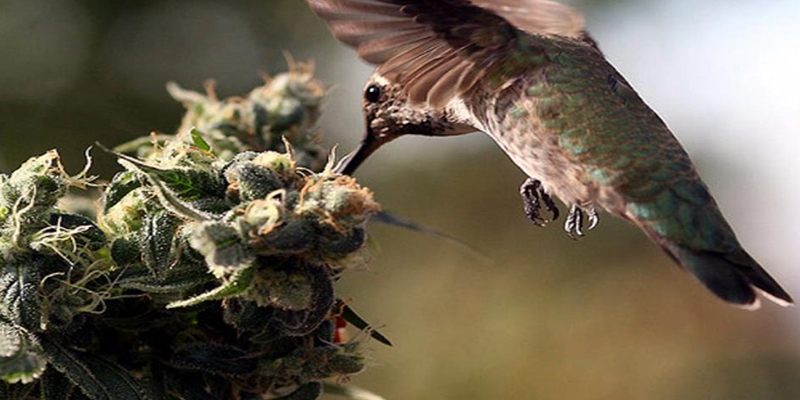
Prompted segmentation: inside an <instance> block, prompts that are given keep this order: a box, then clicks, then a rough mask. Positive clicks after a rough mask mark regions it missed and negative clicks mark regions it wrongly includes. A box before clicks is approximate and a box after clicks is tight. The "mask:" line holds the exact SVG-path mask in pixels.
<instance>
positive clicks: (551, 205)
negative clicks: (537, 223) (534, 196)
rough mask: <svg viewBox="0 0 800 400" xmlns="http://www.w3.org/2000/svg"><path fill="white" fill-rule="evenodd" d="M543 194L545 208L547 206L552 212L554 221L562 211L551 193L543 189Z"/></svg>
mask: <svg viewBox="0 0 800 400" xmlns="http://www.w3.org/2000/svg"><path fill="white" fill-rule="evenodd" d="M541 194H542V202H544V206H545V208H547V211H550V213H551V214H553V219H552V220H553V221H555V220H557V219H558V216H559V215H560V213H559V211H558V207H557V206H556V203H555V202H554V201H553V199H552V198H551V197H550V195H549V194H547V193H545V191H544V190H542V191H541Z"/></svg>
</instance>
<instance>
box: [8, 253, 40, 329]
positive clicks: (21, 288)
mask: <svg viewBox="0 0 800 400" xmlns="http://www.w3.org/2000/svg"><path fill="white" fill-rule="evenodd" d="M0 273H2V275H0V299H2V301H0V316H2V317H4V318H6V319H7V320H9V321H10V322H12V323H14V324H16V325H18V326H21V327H23V328H26V329H30V330H33V331H38V330H40V329H41V325H42V303H41V299H40V297H39V293H38V290H39V283H40V278H39V273H38V271H36V270H35V269H34V268H32V267H30V266H23V265H19V264H9V265H6V266H5V268H4V269H3V270H2V271H1V272H0Z"/></svg>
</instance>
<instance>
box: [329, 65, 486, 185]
mask: <svg viewBox="0 0 800 400" xmlns="http://www.w3.org/2000/svg"><path fill="white" fill-rule="evenodd" d="M362 105H363V111H364V119H365V125H366V126H365V128H366V133H365V134H364V139H363V140H362V141H361V145H360V146H359V148H358V149H357V150H356V151H355V153H354V155H353V157H352V158H350V160H349V161H348V162H347V164H346V165H345V167H344V168H343V169H342V173H344V174H348V175H349V174H352V173H353V172H354V171H355V170H356V168H358V166H359V165H360V164H361V163H362V162H363V161H364V160H365V159H366V158H367V157H369V155H370V154H372V153H373V152H375V150H377V149H378V148H380V147H381V146H383V145H384V144H386V143H388V142H390V141H392V140H394V139H396V138H398V137H400V136H403V135H423V136H452V135H460V134H464V133H469V132H473V131H475V128H473V127H472V126H470V125H469V124H467V123H466V121H464V120H463V119H462V118H460V117H459V116H458V113H457V112H454V110H453V108H452V107H446V106H436V105H432V104H429V103H424V102H419V103H418V102H413V101H410V99H409V94H408V93H407V92H406V91H404V90H403V86H402V85H401V84H399V83H394V82H391V81H390V80H389V79H386V78H385V77H383V76H382V75H381V73H380V71H376V72H375V73H373V74H372V76H371V77H370V78H369V80H368V81H367V84H366V85H365V87H364V92H363V98H362Z"/></svg>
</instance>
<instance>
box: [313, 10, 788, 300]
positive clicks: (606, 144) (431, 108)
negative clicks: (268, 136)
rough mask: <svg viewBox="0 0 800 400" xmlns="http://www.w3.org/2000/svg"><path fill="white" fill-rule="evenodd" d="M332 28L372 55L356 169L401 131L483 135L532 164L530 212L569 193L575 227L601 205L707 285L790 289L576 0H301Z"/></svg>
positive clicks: (749, 292) (747, 291)
mask: <svg viewBox="0 0 800 400" xmlns="http://www.w3.org/2000/svg"><path fill="white" fill-rule="evenodd" d="M308 3H309V4H310V6H311V9H312V11H313V12H314V13H316V14H317V15H318V16H319V17H321V18H322V19H323V20H325V22H326V23H327V24H328V27H329V28H330V30H331V31H332V32H333V34H334V36H336V38H338V39H339V40H340V41H342V42H344V43H345V44H347V45H349V46H352V47H354V48H355V49H356V50H357V52H358V56H359V57H361V58H362V59H363V60H365V61H367V62H369V63H372V64H376V65H378V68H377V69H376V71H375V72H374V73H373V75H372V76H371V77H370V78H369V81H368V82H367V85H366V89H365V91H364V99H363V106H364V114H365V117H366V131H367V132H366V135H365V137H364V139H363V141H362V143H361V145H360V147H359V148H358V150H357V151H356V152H355V155H354V156H353V158H351V159H350V161H349V163H348V164H347V165H345V167H344V168H343V170H342V172H343V173H346V174H351V173H352V172H353V171H354V170H355V169H356V168H357V167H358V166H359V164H361V163H362V162H363V161H364V160H365V159H366V158H367V157H368V156H369V155H370V154H372V153H373V152H374V151H375V150H377V149H378V148H379V147H380V146H382V145H383V144H385V143H387V142H389V141H391V140H393V139H396V138H398V137H400V136H403V135H427V136H450V135H460V134H465V133H470V132H474V131H482V132H485V133H486V134H488V135H489V136H490V137H491V138H492V139H494V141H495V142H496V143H497V144H498V145H499V146H500V148H501V149H502V150H503V151H504V152H505V153H506V154H507V155H508V156H509V157H510V158H511V160H512V161H513V162H514V163H516V164H517V166H519V168H520V169H522V171H523V172H525V174H526V175H528V176H529V179H528V180H526V181H525V183H523V185H522V187H521V188H520V194H521V195H522V198H523V202H524V206H525V212H526V215H527V216H528V218H529V219H530V220H531V221H533V222H534V223H535V224H537V225H540V226H544V225H546V224H547V223H548V222H550V221H549V220H548V219H547V218H545V217H544V216H543V210H547V211H548V212H549V213H551V214H552V215H551V218H552V220H555V219H557V218H558V214H559V212H558V208H557V207H556V205H555V204H554V202H553V200H552V199H551V195H555V196H557V197H558V198H560V199H561V200H562V201H563V202H564V203H565V204H567V205H569V206H570V211H569V214H568V216H567V218H566V223H565V229H566V231H567V233H568V234H569V235H570V236H571V237H573V238H576V237H580V236H582V235H583V234H584V229H585V224H587V223H588V227H586V228H588V229H589V230H591V229H593V228H595V227H596V225H597V223H598V221H599V214H598V212H597V211H598V210H599V209H602V210H605V211H606V212H609V213H611V214H614V215H616V216H619V217H621V218H623V219H625V220H627V221H629V222H631V223H632V224H634V225H636V226H638V227H639V228H640V229H641V230H642V231H644V233H645V234H646V235H647V236H648V237H649V238H650V239H651V240H653V241H654V242H655V243H657V244H658V245H660V246H661V248H662V249H664V251H665V252H666V253H667V254H668V255H669V256H670V257H672V258H673V259H674V260H675V261H676V262H677V263H678V264H680V265H681V266H682V267H683V268H685V269H687V270H689V271H690V272H692V273H693V274H694V275H695V276H696V277H697V278H698V279H699V280H700V282H702V283H703V284H704V285H705V286H706V287H707V288H708V289H709V290H710V291H711V292H713V293H714V294H715V295H717V296H719V297H720V298H722V299H723V300H725V301H727V302H730V303H732V304H735V305H739V306H742V307H745V308H750V309H754V308H757V307H758V305H759V303H758V297H757V295H756V291H760V292H762V293H763V294H765V295H766V297H767V298H769V299H771V300H773V301H775V302H776V303H778V304H781V305H784V306H785V305H790V304H793V300H792V298H791V296H789V294H788V293H786V291H784V290H783V289H782V288H781V286H780V285H779V284H778V283H777V282H776V281H775V280H774V279H773V278H772V277H770V276H769V274H767V272H766V271H764V269H762V268H761V266H759V264H758V262H756V260H754V259H753V258H752V257H751V256H750V255H749V254H748V253H747V252H746V251H745V250H744V249H743V248H742V246H741V245H740V244H739V241H738V240H737V239H736V235H735V234H734V232H733V230H732V229H731V227H730V226H729V225H728V223H727V222H726V221H725V219H724V218H723V216H722V214H721V212H720V210H719V208H718V207H717V205H716V203H715V201H714V199H713V198H712V197H711V195H710V194H709V192H708V188H707V187H706V185H705V184H704V183H703V182H702V181H701V180H700V177H699V176H698V175H697V172H696V171H695V168H694V166H693V165H692V162H691V161H690V160H689V156H688V155H687V154H686V152H685V151H684V150H683V148H682V147H681V145H680V143H678V140H677V139H676V138H675V137H674V136H673V135H672V133H671V132H670V130H669V128H667V126H666V124H665V123H664V122H663V121H662V120H661V118H659V116H658V115H656V113H655V112H654V111H653V110H651V109H650V107H648V106H647V104H645V102H644V101H643V100H642V99H641V98H640V97H639V95H638V94H637V93H636V91H635V90H634V89H633V88H632V87H631V85H630V84H629V83H628V82H627V81H626V80H625V78H623V77H622V75H620V74H619V72H617V70H616V69H615V68H614V67H613V66H612V65H611V64H610V63H609V62H608V61H607V60H606V58H605V57H604V55H603V53H602V52H601V51H600V49H599V48H598V46H597V43H596V42H595V41H594V40H593V39H592V38H591V37H590V36H589V34H588V33H587V32H586V30H585V27H584V21H583V17H582V16H581V15H580V14H578V13H577V12H575V11H574V10H573V9H571V8H570V7H567V6H565V5H563V4H560V3H555V2H551V1H546V0H436V1H432V0H308Z"/></svg>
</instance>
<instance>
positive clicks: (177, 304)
mask: <svg viewBox="0 0 800 400" xmlns="http://www.w3.org/2000/svg"><path fill="white" fill-rule="evenodd" d="M254 270H255V268H253V267H250V268H245V269H240V270H237V271H236V272H234V273H233V275H232V276H231V277H230V278H228V279H227V280H226V281H225V282H224V283H223V284H222V285H221V286H219V287H217V288H216V289H213V290H210V291H208V292H205V293H203V294H199V295H197V296H194V297H191V298H189V299H186V300H181V301H173V302H172V303H169V304H167V308H181V307H190V306H193V305H195V304H200V303H202V302H204V301H210V300H221V299H224V298H226V297H233V296H238V295H240V294H242V293H243V292H244V291H246V290H247V289H248V288H250V285H251V284H252V283H253V276H254V275H255V274H254Z"/></svg>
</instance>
